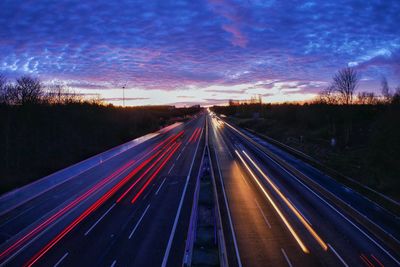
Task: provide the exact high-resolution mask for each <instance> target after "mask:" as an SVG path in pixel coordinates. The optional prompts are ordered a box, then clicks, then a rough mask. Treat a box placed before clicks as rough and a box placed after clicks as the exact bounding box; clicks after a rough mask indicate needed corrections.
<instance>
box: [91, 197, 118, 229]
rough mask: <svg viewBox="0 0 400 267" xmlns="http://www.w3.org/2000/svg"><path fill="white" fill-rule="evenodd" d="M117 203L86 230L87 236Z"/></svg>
mask: <svg viewBox="0 0 400 267" xmlns="http://www.w3.org/2000/svg"><path fill="white" fill-rule="evenodd" d="M115 205H116V203H114V204H113V205H112V206H111V207H110V208H109V209H108V210H107V211H106V212H105V213H104V214H103V215H102V216H101V217H100V218H99V219H98V220H97V221H96V222H95V223H94V224H93V225H92V226H91V227H90V228H89V230H87V231H86V233H85V236H87V235H88V234H89V233H90V231H92V230H93V228H95V227H96V225H97V224H98V223H99V222H100V221H101V220H102V219H103V218H104V217H105V216H106V215H107V214H108V213H109V212H110V211H111V210H112V209H113V208H114V207H115Z"/></svg>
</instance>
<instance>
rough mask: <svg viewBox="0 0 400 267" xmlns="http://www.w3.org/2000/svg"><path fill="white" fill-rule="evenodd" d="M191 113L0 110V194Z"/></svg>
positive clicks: (43, 107) (82, 106) (41, 107)
mask: <svg viewBox="0 0 400 267" xmlns="http://www.w3.org/2000/svg"><path fill="white" fill-rule="evenodd" d="M198 110H199V109H196V108H179V109H177V108H173V107H168V106H159V107H156V106H154V107H151V106H149V107H129V108H121V107H114V106H104V105H99V104H90V103H84V102H83V103H71V104H58V105H50V104H33V105H5V104H0V148H1V149H0V159H1V160H0V178H1V179H0V193H3V192H6V191H9V190H11V189H13V188H15V187H19V186H22V185H24V184H27V183H29V182H32V181H34V180H36V179H38V178H41V177H43V176H46V175H48V174H51V173H53V172H55V171H57V170H60V169H62V168H64V167H67V166H69V165H71V164H73V163H76V162H79V161H81V160H84V159H86V158H88V157H90V156H93V155H96V154H98V153H100V152H103V151H105V150H107V149H109V148H112V147H114V146H116V145H119V144H122V143H124V142H127V141H129V140H132V139H134V138H136V137H139V136H142V135H144V134H147V133H149V132H153V131H156V130H158V129H159V128H160V127H162V126H166V125H167V124H169V123H171V122H172V121H173V120H175V119H176V118H182V119H183V118H184V117H185V116H187V115H192V114H194V113H196V112H198Z"/></svg>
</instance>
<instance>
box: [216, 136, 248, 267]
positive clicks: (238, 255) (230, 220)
mask: <svg viewBox="0 0 400 267" xmlns="http://www.w3.org/2000/svg"><path fill="white" fill-rule="evenodd" d="M225 146H226V144H225ZM214 155H215V159H216V162H217V168H218V174H219V180H220V182H221V187H222V194H223V195H224V202H225V207H226V210H227V213H228V219H229V226H230V228H231V235H232V238H233V245H234V247H235V252H236V260H237V262H238V265H239V267H242V262H241V260H240V254H239V248H238V245H237V241H236V235H235V230H234V228H233V223H232V217H231V212H230V209H229V204H228V200H227V197H226V192H225V185H224V181H223V180H222V173H221V168H220V166H219V159H218V156H217V152H216V149H214Z"/></svg>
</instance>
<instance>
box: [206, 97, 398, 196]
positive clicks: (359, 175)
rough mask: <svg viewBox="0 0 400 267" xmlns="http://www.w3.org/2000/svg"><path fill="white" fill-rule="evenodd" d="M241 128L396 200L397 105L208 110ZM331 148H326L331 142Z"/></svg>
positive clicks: (317, 105) (263, 107)
mask: <svg viewBox="0 0 400 267" xmlns="http://www.w3.org/2000/svg"><path fill="white" fill-rule="evenodd" d="M213 110H214V111H215V112H217V113H222V114H225V115H227V116H229V117H230V119H231V120H232V121H233V122H235V123H236V124H238V125H239V126H241V127H245V128H250V129H252V130H254V131H256V132H258V133H261V134H265V135H267V136H269V137H272V138H274V139H276V140H278V141H280V142H283V143H285V144H287V145H289V146H291V147H293V148H296V149H298V150H300V151H303V152H305V153H306V154H308V155H310V156H312V157H313V158H315V159H317V160H318V161H320V162H321V163H323V164H325V165H327V166H328V167H331V168H333V169H334V170H336V171H338V172H339V173H342V174H343V175H345V176H348V177H351V178H353V179H354V180H357V181H359V182H360V183H362V184H365V185H367V186H370V187H371V188H374V189H376V190H377V191H379V192H381V193H384V194H386V195H389V196H391V197H392V198H394V199H396V200H399V199H400V190H399V188H400V179H399V174H400V105H399V104H398V103H392V104H380V105H322V104H310V105H295V104H283V105H242V106H227V107H214V108H213ZM332 138H334V139H335V140H336V145H335V146H332V145H331V140H332Z"/></svg>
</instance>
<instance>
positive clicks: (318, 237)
mask: <svg viewBox="0 0 400 267" xmlns="http://www.w3.org/2000/svg"><path fill="white" fill-rule="evenodd" d="M206 124H208V129H209V133H208V137H209V139H208V142H209V149H210V156H211V165H212V170H213V174H214V176H213V177H214V178H215V182H216V188H217V194H218V200H219V201H218V202H219V204H220V207H219V208H220V212H221V217H222V225H223V232H224V237H225V245H226V250H227V251H226V252H227V258H228V262H229V266H368V267H373V266H399V265H400V263H399V255H398V254H399V251H396V250H395V249H393V246H392V245H388V244H387V243H385V242H384V241H383V240H382V239H380V238H378V237H377V236H375V235H374V234H373V233H371V232H370V231H369V229H366V228H365V225H362V224H360V223H359V222H356V221H355V220H354V218H353V217H351V216H349V213H348V211H344V210H342V209H341V208H340V206H339V205H337V203H336V202H335V203H334V202H333V201H332V198H331V196H328V193H326V192H333V194H334V195H336V196H337V197H338V198H339V199H341V201H343V203H348V204H349V205H351V206H352V207H353V208H355V209H358V210H359V212H360V213H362V214H367V216H366V219H368V218H370V219H371V218H372V219H371V220H373V219H374V218H375V219H376V220H374V221H375V223H376V224H377V225H379V227H382V229H385V230H386V231H387V233H389V234H390V235H391V236H392V237H393V238H394V239H396V238H397V237H398V236H399V229H400V225H399V223H398V218H396V216H394V215H392V214H390V213H388V212H386V211H384V210H382V209H381V208H380V207H377V206H376V205H375V204H374V203H372V202H370V201H369V200H367V199H365V198H363V197H362V196H360V195H358V194H356V193H354V192H353V191H352V190H350V189H348V188H345V187H343V186H342V185H340V184H338V183H337V182H335V181H334V180H333V179H331V178H329V177H327V176H326V175H324V174H323V173H320V172H318V170H315V169H313V168H312V167H311V166H309V165H307V164H305V163H304V162H302V161H301V160H299V159H296V158H294V157H293V156H291V155H288V154H286V153H285V152H283V151H281V150H280V149H279V148H277V147H274V146H273V145H271V144H269V143H267V142H266V141H265V140H262V139H259V138H258V137H256V136H254V135H252V134H251V133H249V132H247V131H245V130H243V129H239V128H237V127H236V126H234V125H232V124H230V123H228V122H226V121H224V120H221V119H220V118H218V117H217V116H215V115H214V114H210V113H207V112H202V113H199V114H198V115H197V116H196V117H194V118H192V119H191V120H189V121H187V122H185V123H183V124H181V125H179V126H177V127H175V128H173V129H171V130H169V131H166V132H163V133H161V134H159V135H157V136H156V137H153V138H151V139H149V140H147V141H145V142H143V143H141V144H139V145H137V146H135V147H133V148H131V149H129V150H127V151H125V152H123V153H121V154H118V155H116V156H115V157H112V158H111V159H109V160H106V161H104V162H102V163H101V164H99V165H97V166H95V167H93V168H91V169H89V170H87V171H85V172H83V173H81V174H79V175H78V176H76V177H73V178H71V179H68V180H66V181H65V182H63V183H61V184H58V185H56V186H54V187H52V188H50V189H49V190H47V191H44V192H43V193H42V194H40V195H38V196H36V197H34V198H33V199H31V200H29V201H27V202H26V203H22V204H21V205H19V206H16V207H14V208H13V209H11V210H8V211H6V212H1V211H0V214H1V215H0V266H182V262H183V257H184V250H185V242H186V238H187V233H188V227H189V221H190V214H191V208H192V204H193V195H194V190H195V181H196V177H197V175H198V173H199V169H200V167H201V166H200V162H201V156H202V152H203V149H204V146H205V142H206V140H205V129H206V128H205V125H206ZM271 153H272V154H273V155H272V154H271ZM275 156H277V157H279V158H282V159H283V160H284V162H286V163H285V164H283V163H282V162H281V161H279V160H278V161H277V160H276V159H277V158H275ZM286 164H288V165H286ZM289 165H290V166H291V167H290V166H289ZM290 168H294V169H295V170H298V171H299V172H301V173H302V174H304V176H302V175H298V173H297V174H296V173H295V172H293V170H292V169H290ZM304 177H309V178H310V179H311V180H313V181H315V182H316V184H318V186H320V188H323V189H324V190H325V191H324V190H317V189H316V188H319V187H316V186H310V181H309V180H307V179H308V178H307V179H305V178H304ZM324 192H325V193H324Z"/></svg>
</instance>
